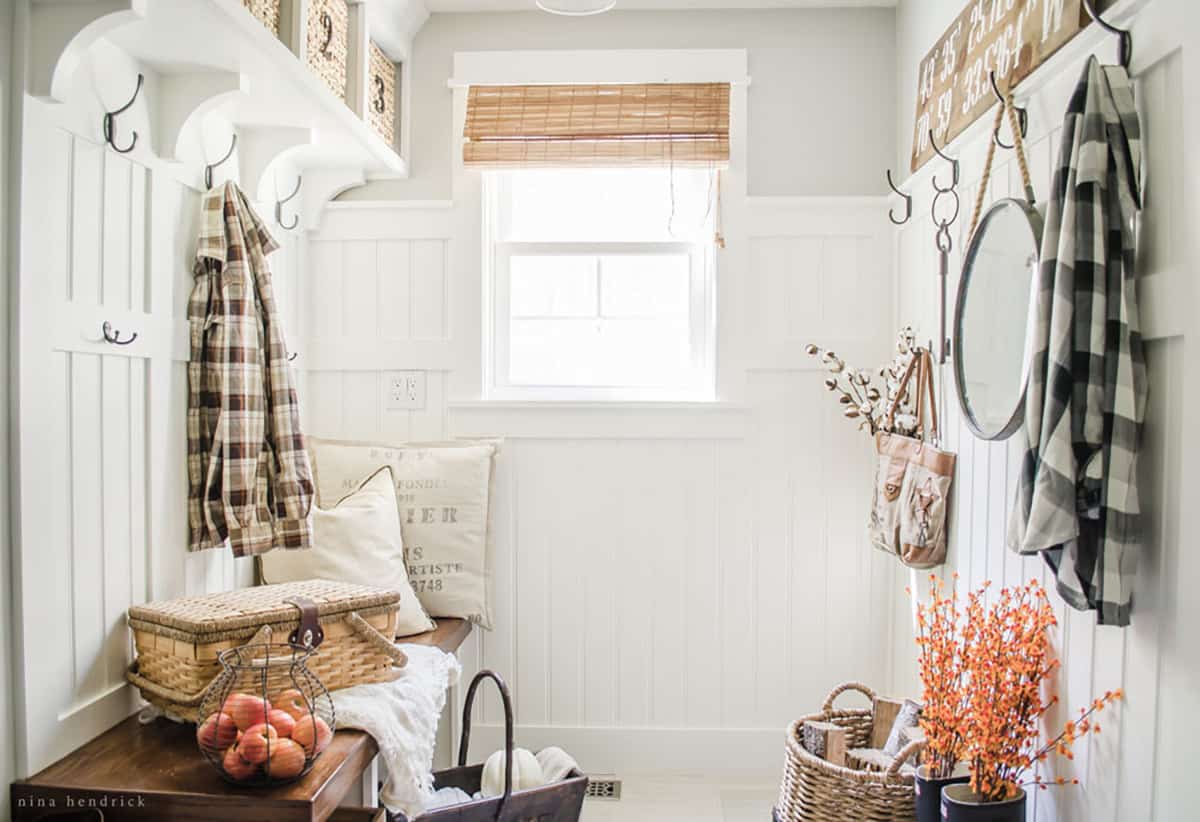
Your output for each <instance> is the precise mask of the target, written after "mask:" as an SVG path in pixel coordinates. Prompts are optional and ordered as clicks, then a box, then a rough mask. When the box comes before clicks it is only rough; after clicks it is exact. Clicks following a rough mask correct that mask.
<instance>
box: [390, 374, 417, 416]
mask: <svg viewBox="0 0 1200 822" xmlns="http://www.w3.org/2000/svg"><path fill="white" fill-rule="evenodd" d="M386 387H387V396H386V397H385V398H384V408H386V409H388V410H398V409H403V410H412V409H414V408H424V407H425V372H424V371H392V372H389V373H388V375H387V386H386Z"/></svg>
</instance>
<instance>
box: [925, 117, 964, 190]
mask: <svg viewBox="0 0 1200 822" xmlns="http://www.w3.org/2000/svg"><path fill="white" fill-rule="evenodd" d="M929 145H931V146H933V152H934V154H936V155H937V156H939V157H941V158H942V159H943V160H945V161H946V162H947V163H949V164H950V169H951V172H952V180H951V183H950V185H949V186H945V187H943V186H940V185H938V181H937V176H936V175H935V176H934V177H933V187H934V188H935V189H937V190H938V191H940V192H942V193H946V192H949V191H953V190H954V189H955V188H958V179H959V175H960V174H961V173H962V172H961V169H960V168H959V164H958V160H955V159H954V158H953V157H947V156H946V154H945V152H943V151H942V150H941V149H940V148H938V144H937V141H936V140H934V139H933V129H929Z"/></svg>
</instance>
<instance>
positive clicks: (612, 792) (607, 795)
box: [585, 774, 621, 800]
mask: <svg viewBox="0 0 1200 822" xmlns="http://www.w3.org/2000/svg"><path fill="white" fill-rule="evenodd" d="M585 796H586V797H587V798H588V799H613V800H616V799H620V798H621V780H620V779H617V778H616V777H615V776H612V775H611V774H607V775H601V776H591V775H589V776H588V786H587V793H586V794H585Z"/></svg>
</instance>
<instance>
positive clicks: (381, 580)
mask: <svg viewBox="0 0 1200 822" xmlns="http://www.w3.org/2000/svg"><path fill="white" fill-rule="evenodd" d="M394 484H395V483H394V480H393V478H392V469H391V468H389V467H388V466H383V467H382V468H379V470H377V471H375V472H374V473H372V474H371V475H370V476H368V477H367V478H366V479H361V478H360V482H358V483H356V484H355V487H354V488H353V489H352V490H351V491H350V493H349V494H346V495H345V496H343V497H342V498H341V499H340V500H338V501H337V502H336V503H334V505H332V506H331V507H329V508H320V507H318V506H315V505H314V506H313V547H312V548H310V549H308V550H305V551H269V552H268V553H266V554H263V555H262V565H261V575H262V578H263V582H264V583H272V582H298V581H300V580H303V579H331V580H334V581H336V582H355V583H358V584H360V585H374V586H376V587H379V588H387V589H388V590H393V591H399V592H400V615H399V619H398V621H397V623H396V636H410V635H412V634H421V633H424V632H426V631H432V630H433V629H434V628H435V627H436V626H435V625H434V624H433V620H431V619H430V618H429V615H428V614H426V613H425V610H424V609H423V608H422V607H421V602H420V600H418V599H417V595H416V594H415V593H414V592H413V589H412V586H411V585H410V584H409V582H408V572H407V570H406V568H405V565H404V540H403V536H402V531H401V529H400V512H399V511H398V510H397V509H396V492H395V490H394V487H393V486H394Z"/></svg>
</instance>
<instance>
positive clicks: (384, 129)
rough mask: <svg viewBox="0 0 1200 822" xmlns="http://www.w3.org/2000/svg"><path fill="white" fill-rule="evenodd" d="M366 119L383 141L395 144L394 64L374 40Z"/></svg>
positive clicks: (390, 144)
mask: <svg viewBox="0 0 1200 822" xmlns="http://www.w3.org/2000/svg"><path fill="white" fill-rule="evenodd" d="M367 119H368V120H369V121H370V123H371V128H373V129H375V133H376V134H378V135H379V136H380V137H382V138H383V140H384V142H385V143H387V144H388V145H389V146H394V145H396V64H395V63H393V62H392V61H391V60H390V59H389V58H388V56H387V55H386V54H384V53H383V49H381V48H379V46H377V45H375V43H374V42H372V43H371V77H370V82H369V83H368V84H367Z"/></svg>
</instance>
